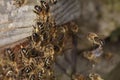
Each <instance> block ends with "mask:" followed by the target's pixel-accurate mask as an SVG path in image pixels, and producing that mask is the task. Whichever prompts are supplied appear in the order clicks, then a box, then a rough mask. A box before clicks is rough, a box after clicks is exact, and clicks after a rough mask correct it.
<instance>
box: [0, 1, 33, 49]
mask: <svg viewBox="0 0 120 80" xmlns="http://www.w3.org/2000/svg"><path fill="white" fill-rule="evenodd" d="M11 1H12V0H8V1H6V0H3V5H0V48H1V47H3V46H6V45H8V44H11V43H15V42H17V41H19V40H22V39H24V38H26V37H28V36H30V35H31V34H32V30H33V28H32V25H33V24H34V22H33V21H34V18H35V14H34V13H33V12H32V10H33V8H34V6H33V5H32V6H31V5H25V6H22V7H20V8H16V7H15V6H14V5H13V4H12V2H11Z"/></svg>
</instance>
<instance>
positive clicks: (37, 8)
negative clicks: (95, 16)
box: [33, 5, 42, 15]
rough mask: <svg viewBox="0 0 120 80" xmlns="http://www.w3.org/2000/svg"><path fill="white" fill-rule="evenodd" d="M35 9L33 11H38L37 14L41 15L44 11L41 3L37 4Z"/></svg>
mask: <svg viewBox="0 0 120 80" xmlns="http://www.w3.org/2000/svg"><path fill="white" fill-rule="evenodd" d="M34 9H35V10H33V12H34V13H36V14H37V15H39V14H40V13H41V11H42V8H41V7H40V6H39V5H35V6H34Z"/></svg>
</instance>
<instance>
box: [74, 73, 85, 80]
mask: <svg viewBox="0 0 120 80" xmlns="http://www.w3.org/2000/svg"><path fill="white" fill-rule="evenodd" d="M72 80H86V78H85V76H84V75H83V74H75V75H73V76H72Z"/></svg>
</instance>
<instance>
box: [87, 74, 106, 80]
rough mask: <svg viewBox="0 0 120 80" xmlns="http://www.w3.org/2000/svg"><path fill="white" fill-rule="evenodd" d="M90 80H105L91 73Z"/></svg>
mask: <svg viewBox="0 0 120 80" xmlns="http://www.w3.org/2000/svg"><path fill="white" fill-rule="evenodd" d="M89 78H90V80H104V79H102V78H101V76H100V75H99V74H97V73H90V74H89Z"/></svg>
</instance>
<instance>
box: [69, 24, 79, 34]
mask: <svg viewBox="0 0 120 80" xmlns="http://www.w3.org/2000/svg"><path fill="white" fill-rule="evenodd" d="M70 29H71V31H72V32H78V26H77V25H76V24H75V23H73V22H71V27H70Z"/></svg>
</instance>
